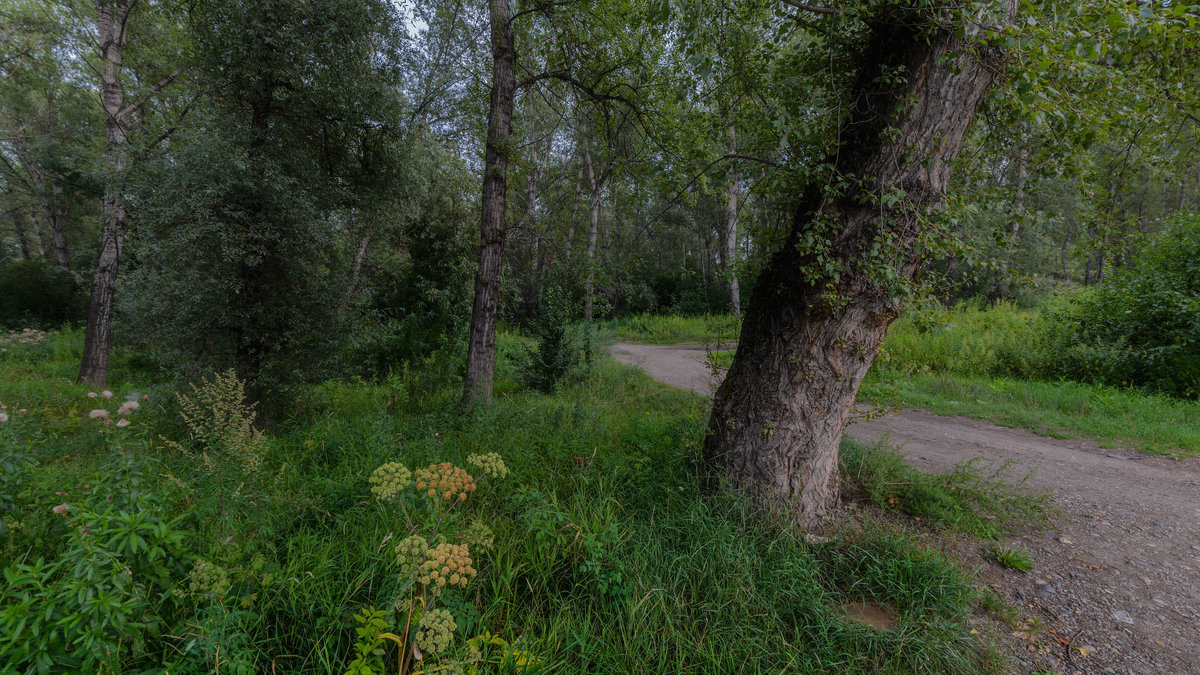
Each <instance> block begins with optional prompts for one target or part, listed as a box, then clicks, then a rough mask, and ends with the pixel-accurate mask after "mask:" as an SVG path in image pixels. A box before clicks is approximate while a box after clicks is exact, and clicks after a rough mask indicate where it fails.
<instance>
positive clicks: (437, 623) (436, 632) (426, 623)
mask: <svg viewBox="0 0 1200 675" xmlns="http://www.w3.org/2000/svg"><path fill="white" fill-rule="evenodd" d="M456 630H458V625H457V624H455V623H454V617H453V616H452V615H451V614H450V612H447V611H446V610H444V609H435V610H433V611H431V612H428V613H426V614H425V616H423V617H421V623H420V624H418V627H417V648H418V649H420V650H421V651H422V652H425V653H426V654H436V653H438V652H440V651H442V650H443V649H445V648H446V647H449V646H450V638H451V636H453V635H454V631H456Z"/></svg>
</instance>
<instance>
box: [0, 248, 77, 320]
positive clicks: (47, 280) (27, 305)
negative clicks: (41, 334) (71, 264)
mask: <svg viewBox="0 0 1200 675" xmlns="http://www.w3.org/2000/svg"><path fill="white" fill-rule="evenodd" d="M86 317H87V292H86V290H85V289H84V288H83V286H82V285H81V284H80V283H79V282H78V281H76V279H75V276H74V275H73V274H71V273H70V272H67V271H65V270H61V269H59V268H57V267H54V266H52V265H48V264H46V263H44V262H39V261H25V262H18V263H11V264H8V265H0V326H8V327H10V328H51V327H54V326H59V325H62V324H64V323H78V322H81V321H83V320H84V319H85V318H86Z"/></svg>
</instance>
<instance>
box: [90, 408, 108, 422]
mask: <svg viewBox="0 0 1200 675" xmlns="http://www.w3.org/2000/svg"><path fill="white" fill-rule="evenodd" d="M88 417H90V418H92V419H94V420H98V419H107V418H108V411H107V410H105V409H104V408H100V409H98V410H93V411H91V412H90V413H88Z"/></svg>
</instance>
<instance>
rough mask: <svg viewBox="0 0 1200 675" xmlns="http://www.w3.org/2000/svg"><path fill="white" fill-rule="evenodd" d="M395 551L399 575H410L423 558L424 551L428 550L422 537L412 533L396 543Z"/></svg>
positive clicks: (427, 545)
mask: <svg viewBox="0 0 1200 675" xmlns="http://www.w3.org/2000/svg"><path fill="white" fill-rule="evenodd" d="M395 551H396V565H398V566H399V567H400V576H401V577H410V576H412V575H413V573H414V572H416V571H417V567H418V566H419V565H420V564H421V563H422V562H423V561H424V560H425V553H426V552H428V551H429V544H427V543H425V538H424V537H421V536H418V535H415V534H414V535H413V536H411V537H409V538H407V539H405V540H404V541H401V542H400V543H399V544H396V548H395Z"/></svg>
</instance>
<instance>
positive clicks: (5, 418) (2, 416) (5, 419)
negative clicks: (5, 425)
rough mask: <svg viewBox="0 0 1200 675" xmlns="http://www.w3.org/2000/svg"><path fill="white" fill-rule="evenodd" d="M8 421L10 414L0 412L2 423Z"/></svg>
mask: <svg viewBox="0 0 1200 675" xmlns="http://www.w3.org/2000/svg"><path fill="white" fill-rule="evenodd" d="M7 421H8V413H2V412H0V422H7Z"/></svg>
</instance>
